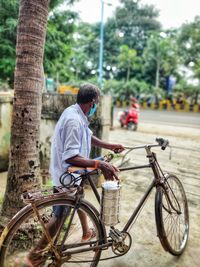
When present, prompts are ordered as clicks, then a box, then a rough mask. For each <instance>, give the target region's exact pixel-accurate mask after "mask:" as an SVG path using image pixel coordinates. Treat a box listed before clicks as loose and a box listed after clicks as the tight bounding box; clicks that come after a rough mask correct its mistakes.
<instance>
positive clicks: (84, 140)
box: [50, 104, 92, 186]
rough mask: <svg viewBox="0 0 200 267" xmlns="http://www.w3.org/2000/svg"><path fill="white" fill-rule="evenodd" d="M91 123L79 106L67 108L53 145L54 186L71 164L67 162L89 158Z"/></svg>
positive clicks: (51, 163) (61, 118)
mask: <svg viewBox="0 0 200 267" xmlns="http://www.w3.org/2000/svg"><path fill="white" fill-rule="evenodd" d="M88 125H89V121H88V119H87V117H86V116H85V115H84V113H83V111H82V109H81V108H80V106H79V105H78V104H75V105H72V106H70V107H68V108H66V109H65V110H64V111H63V113H62V115H61V117H60V119H59V120H58V122H57V124H56V127H55V131H54V134H53V137H52V143H51V162H50V174H51V177H52V180H53V185H54V186H60V185H61V184H60V181H59V178H60V176H61V175H62V174H63V173H64V172H65V171H66V170H67V168H68V167H69V166H70V164H67V163H66V160H67V159H69V158H72V157H74V156H77V155H80V156H83V157H86V158H89V155H90V150H91V137H92V131H91V130H90V129H89V128H88Z"/></svg>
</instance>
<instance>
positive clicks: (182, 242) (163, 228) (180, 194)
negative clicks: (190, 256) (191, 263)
mask: <svg viewBox="0 0 200 267" xmlns="http://www.w3.org/2000/svg"><path fill="white" fill-rule="evenodd" d="M165 188H167V191H166V189H165ZM170 201H171V203H172V205H173V207H174V208H172V205H170ZM155 218H156V226H157V233H158V237H159V239H160V242H161V244H162V246H163V248H164V249H165V250H166V251H168V252H169V253H171V254H172V255H175V256H178V255H181V254H182V253H183V251H184V249H185V247H186V244H187V240H188V236H189V211H188V203H187V198H186V194H185V191H184V188H183V185H182V184H181V182H180V180H179V179H178V178H177V177H176V176H175V175H172V174H168V175H167V176H166V177H165V182H164V186H161V185H159V186H158V187H157V190H156V196H155Z"/></svg>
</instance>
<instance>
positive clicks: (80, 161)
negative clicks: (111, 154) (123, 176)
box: [66, 155, 119, 180]
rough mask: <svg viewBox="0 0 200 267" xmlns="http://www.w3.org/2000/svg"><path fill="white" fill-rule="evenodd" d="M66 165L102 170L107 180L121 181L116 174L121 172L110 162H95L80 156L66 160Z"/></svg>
mask: <svg viewBox="0 0 200 267" xmlns="http://www.w3.org/2000/svg"><path fill="white" fill-rule="evenodd" d="M66 163H68V164H71V165H73V166H78V167H94V168H97V169H100V170H101V171H102V173H103V175H104V177H105V179H106V180H113V179H117V180H118V179H119V178H118V176H117V174H116V172H118V171H119V170H118V169H117V168H116V167H115V166H113V165H111V164H110V163H108V162H105V161H101V160H93V159H88V158H84V157H81V156H79V155H77V156H75V157H72V158H70V159H67V160H66Z"/></svg>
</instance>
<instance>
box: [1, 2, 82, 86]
mask: <svg viewBox="0 0 200 267" xmlns="http://www.w3.org/2000/svg"><path fill="white" fill-rule="evenodd" d="M74 2H75V0H51V1H50V10H51V12H50V16H49V24H48V25H49V26H48V30H47V42H46V47H45V66H44V68H45V73H47V74H49V75H52V74H53V75H54V76H56V75H57V73H59V75H60V78H61V80H62V79H65V78H68V76H69V74H68V73H70V71H69V70H70V67H69V65H70V64H69V60H68V58H69V57H70V55H71V41H72V39H73V38H72V33H73V31H74V23H75V20H76V18H77V16H78V15H77V14H76V13H75V12H70V11H65V12H62V11H59V10H58V7H59V6H60V5H61V4H62V3H65V4H66V5H67V6H69V5H72V4H73V3H74ZM18 10H19V1H18V0H1V1H0V51H1V52H0V53H1V57H0V81H4V82H5V81H7V82H8V83H9V85H10V86H11V88H13V83H14V68H15V47H16V26H17V18H18Z"/></svg>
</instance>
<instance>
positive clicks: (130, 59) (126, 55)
mask: <svg viewBox="0 0 200 267" xmlns="http://www.w3.org/2000/svg"><path fill="white" fill-rule="evenodd" d="M118 62H119V63H118V66H119V67H121V68H122V69H124V70H125V72H126V81H127V82H128V81H129V79H130V72H131V70H133V71H134V70H135V69H136V68H138V63H139V58H138V57H137V51H136V50H135V49H129V47H128V46H127V45H122V46H121V47H120V54H119V56H118Z"/></svg>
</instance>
